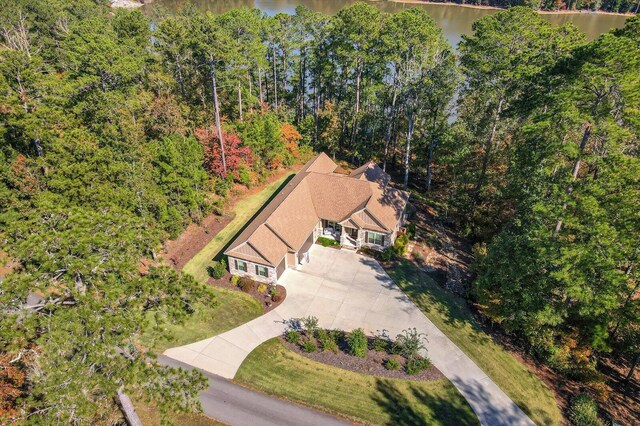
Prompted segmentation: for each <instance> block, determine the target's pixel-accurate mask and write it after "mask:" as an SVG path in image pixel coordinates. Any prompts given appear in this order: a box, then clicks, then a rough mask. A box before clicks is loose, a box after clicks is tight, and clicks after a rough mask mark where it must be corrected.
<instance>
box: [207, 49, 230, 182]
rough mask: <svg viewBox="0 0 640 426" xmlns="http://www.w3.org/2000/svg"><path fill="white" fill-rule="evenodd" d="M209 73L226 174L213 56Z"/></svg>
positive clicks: (225, 166) (211, 56)
mask: <svg viewBox="0 0 640 426" xmlns="http://www.w3.org/2000/svg"><path fill="white" fill-rule="evenodd" d="M209 73H210V75H211V91H212V92H213V109H214V111H215V117H216V130H217V131H218V140H219V141H220V154H221V157H222V170H223V171H224V174H225V175H226V174H227V159H226V157H225V154H224V139H223V138H222V125H221V123H220V106H219V105H218V87H217V85H216V69H215V65H214V60H213V55H209Z"/></svg>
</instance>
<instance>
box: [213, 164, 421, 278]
mask: <svg viewBox="0 0 640 426" xmlns="http://www.w3.org/2000/svg"><path fill="white" fill-rule="evenodd" d="M338 169H339V168H338V166H337V165H336V164H335V163H334V162H333V161H332V160H331V158H329V157H328V156H327V155H326V154H324V153H322V154H320V155H318V156H317V157H315V158H313V159H311V160H310V161H309V162H308V163H307V164H305V165H304V167H303V168H302V169H301V170H300V171H299V172H298V173H297V174H296V175H295V176H294V177H293V179H291V180H290V181H289V183H288V184H287V185H286V186H285V187H284V188H283V189H282V190H281V191H280V193H278V194H277V195H276V196H275V197H274V199H273V200H272V201H271V202H270V203H269V204H267V206H265V208H264V209H263V210H262V211H261V212H260V214H258V216H256V217H255V219H253V220H252V221H251V223H249V225H248V226H247V227H246V228H245V229H244V231H242V233H241V234H240V235H239V236H238V237H237V238H236V239H235V240H234V241H233V242H232V243H231V245H230V246H229V248H228V249H227V250H226V251H225V253H224V254H225V255H227V257H228V265H229V271H230V272H231V273H232V274H234V275H241V276H249V277H251V278H253V279H254V280H257V281H262V282H267V283H273V282H276V281H277V280H278V278H279V277H280V276H282V274H283V272H284V271H285V270H286V268H294V267H295V266H296V265H298V264H300V263H302V262H305V261H308V254H307V253H308V251H309V248H310V247H311V245H312V244H313V243H314V242H315V241H316V239H317V238H318V237H319V236H324V237H326V238H332V239H335V240H336V241H339V242H340V244H341V245H342V246H343V247H346V248H352V249H357V248H360V247H369V248H373V249H377V250H383V249H384V248H386V247H388V246H390V245H391V244H393V242H394V241H395V239H396V235H397V233H398V231H399V229H400V227H401V226H403V225H404V221H405V209H406V206H407V201H408V199H409V193H408V192H406V191H402V190H399V189H396V188H393V187H391V186H390V185H389V182H390V178H389V175H387V174H386V173H385V172H383V171H382V169H381V168H380V167H378V166H377V165H376V164H375V163H373V162H369V163H367V164H365V165H364V166H362V167H360V168H358V169H356V170H354V171H352V172H351V173H350V174H348V175H347V174H343V173H336V171H337V170H338Z"/></svg>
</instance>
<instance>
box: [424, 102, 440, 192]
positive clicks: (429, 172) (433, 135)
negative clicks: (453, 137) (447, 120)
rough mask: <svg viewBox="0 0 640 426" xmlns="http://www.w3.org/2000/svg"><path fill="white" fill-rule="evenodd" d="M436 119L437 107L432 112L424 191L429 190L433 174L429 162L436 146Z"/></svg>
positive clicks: (430, 162)
mask: <svg viewBox="0 0 640 426" xmlns="http://www.w3.org/2000/svg"><path fill="white" fill-rule="evenodd" d="M437 121H438V108H436V109H435V111H434V112H433V123H432V126H431V132H432V133H431V143H430V144H429V151H428V152H427V179H426V182H425V191H426V192H429V190H430V189H431V176H432V174H433V172H432V170H431V164H432V162H433V151H435V149H436V146H438V136H437V131H436V126H437Z"/></svg>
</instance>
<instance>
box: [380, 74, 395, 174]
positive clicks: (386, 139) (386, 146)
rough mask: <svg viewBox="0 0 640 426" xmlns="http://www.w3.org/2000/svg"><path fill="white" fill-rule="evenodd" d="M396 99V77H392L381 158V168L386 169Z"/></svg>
mask: <svg viewBox="0 0 640 426" xmlns="http://www.w3.org/2000/svg"><path fill="white" fill-rule="evenodd" d="M397 99H398V78H397V77H396V76H394V77H393V97H392V98H391V110H390V111H389V122H388V123H387V131H386V132H385V135H384V157H383V160H382V170H383V171H385V172H386V171H387V156H388V155H389V143H390V142H391V130H392V129H393V122H394V119H395V116H396V100H397Z"/></svg>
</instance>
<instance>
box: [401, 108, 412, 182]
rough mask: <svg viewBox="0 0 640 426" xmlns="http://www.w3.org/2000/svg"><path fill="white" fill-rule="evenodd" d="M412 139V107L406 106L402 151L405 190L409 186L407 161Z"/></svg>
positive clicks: (409, 156) (409, 155)
mask: <svg viewBox="0 0 640 426" xmlns="http://www.w3.org/2000/svg"><path fill="white" fill-rule="evenodd" d="M412 137H413V106H412V105H407V143H406V146H405V150H404V181H403V186H404V188H405V189H407V187H408V186H409V159H410V158H411V138H412Z"/></svg>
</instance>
